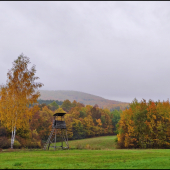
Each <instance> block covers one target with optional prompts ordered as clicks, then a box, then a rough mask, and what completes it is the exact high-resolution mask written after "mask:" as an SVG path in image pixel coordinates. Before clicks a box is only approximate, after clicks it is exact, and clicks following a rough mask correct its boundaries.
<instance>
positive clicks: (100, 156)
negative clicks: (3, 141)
mask: <svg viewBox="0 0 170 170" xmlns="http://www.w3.org/2000/svg"><path fill="white" fill-rule="evenodd" d="M114 138H115V137H113V136H106V137H98V138H90V139H83V140H77V141H70V142H69V144H70V146H71V149H70V150H57V151H42V150H37V151H33V150H29V151H28V150H20V151H14V152H7V151H8V150H3V151H2V152H0V168H3V169H8V168H15V169H24V168H29V169H30V168H37V169H38V168H40V169H49V168H53V169H67V168H69V169H92V168H93V169H94V168H97V169H103V168H105V169H114V168H116V169H118V168H123V169H129V168H137V169H141V168H144V169H148V168H156V169H169V168H170V150H168V149H145V150H144V149H143V150H142V149H141V150H140V149H115V144H114ZM77 143H78V145H79V146H80V145H81V146H82V147H83V146H86V145H87V144H89V145H90V146H91V148H89V149H76V148H77ZM96 145H97V146H98V148H97V149H99V147H101V150H91V149H95V146H96ZM112 146H113V148H112Z"/></svg>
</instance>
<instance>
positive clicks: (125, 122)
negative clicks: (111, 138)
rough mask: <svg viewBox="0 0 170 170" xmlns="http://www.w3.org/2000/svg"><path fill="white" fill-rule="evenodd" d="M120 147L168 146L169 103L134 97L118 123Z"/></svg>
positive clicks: (169, 140)
mask: <svg viewBox="0 0 170 170" xmlns="http://www.w3.org/2000/svg"><path fill="white" fill-rule="evenodd" d="M118 132H119V133H118V135H117V137H118V145H119V147H120V148H131V147H132V148H170V103H169V101H166V102H165V101H163V102H160V101H158V102H153V101H151V100H149V102H148V103H146V100H144V99H143V101H141V102H140V103H139V102H138V101H137V100H136V99H135V100H134V101H133V102H132V103H131V104H130V108H129V109H126V110H124V111H123V113H122V114H121V119H120V121H119V123H118Z"/></svg>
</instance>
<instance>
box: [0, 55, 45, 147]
mask: <svg viewBox="0 0 170 170" xmlns="http://www.w3.org/2000/svg"><path fill="white" fill-rule="evenodd" d="M28 64H30V59H29V58H28V57H26V56H24V55H23V54H21V55H20V56H19V57H18V58H17V60H15V61H14V62H13V67H12V69H10V70H9V71H8V73H7V83H6V85H4V86H1V89H0V121H1V123H2V124H3V125H4V126H5V127H6V128H7V129H9V130H11V133H12V135H11V148H13V145H14V141H15V135H16V131H17V129H20V128H24V127H28V126H29V120H30V119H31V117H32V115H33V114H34V113H35V112H37V111H38V110H39V107H38V106H37V105H33V104H34V103H37V99H38V97H39V96H40V92H39V91H38V90H37V89H38V88H40V87H42V85H43V84H42V83H36V82H35V80H37V79H39V78H38V77H36V76H35V73H36V69H35V65H33V66H32V67H31V68H30V69H28ZM30 106H31V107H30Z"/></svg>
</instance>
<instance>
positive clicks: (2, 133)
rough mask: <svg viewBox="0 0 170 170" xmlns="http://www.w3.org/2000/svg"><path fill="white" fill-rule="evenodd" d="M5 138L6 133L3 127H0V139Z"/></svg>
mask: <svg viewBox="0 0 170 170" xmlns="http://www.w3.org/2000/svg"><path fill="white" fill-rule="evenodd" d="M2 136H7V131H6V129H5V127H0V137H2Z"/></svg>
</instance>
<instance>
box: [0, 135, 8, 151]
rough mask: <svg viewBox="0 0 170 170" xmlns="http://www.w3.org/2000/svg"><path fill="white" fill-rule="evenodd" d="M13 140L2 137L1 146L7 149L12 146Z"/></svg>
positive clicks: (0, 139)
mask: <svg viewBox="0 0 170 170" xmlns="http://www.w3.org/2000/svg"><path fill="white" fill-rule="evenodd" d="M10 146H11V142H10V141H9V140H8V138H7V137H0V148H2V149H7V148H10Z"/></svg>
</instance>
